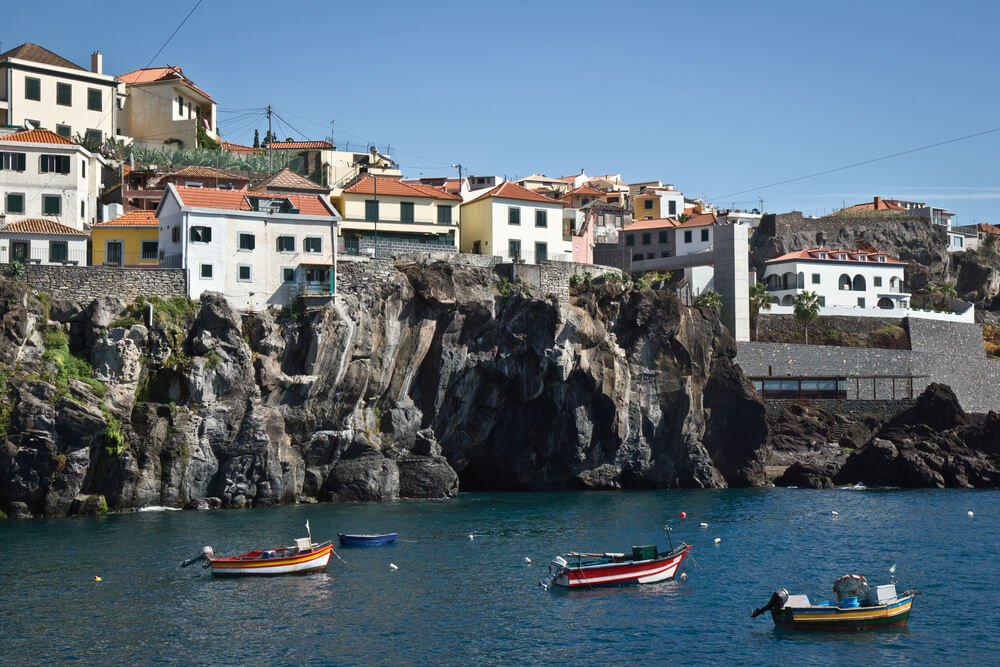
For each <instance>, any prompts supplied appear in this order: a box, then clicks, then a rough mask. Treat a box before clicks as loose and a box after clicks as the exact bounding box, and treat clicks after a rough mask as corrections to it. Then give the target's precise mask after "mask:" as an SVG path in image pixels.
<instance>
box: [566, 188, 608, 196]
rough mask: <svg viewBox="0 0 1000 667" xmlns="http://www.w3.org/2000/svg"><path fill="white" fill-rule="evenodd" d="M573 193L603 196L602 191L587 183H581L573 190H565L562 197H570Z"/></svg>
mask: <svg viewBox="0 0 1000 667" xmlns="http://www.w3.org/2000/svg"><path fill="white" fill-rule="evenodd" d="M574 195H596V196H598V197H603V196H604V193H603V192H601V191H600V190H598V189H596V188H592V187H590V186H589V185H581V186H580V187H578V188H574V189H573V190H570V191H569V192H567V193H566V194H565V195H563V198H566V197H572V196H574Z"/></svg>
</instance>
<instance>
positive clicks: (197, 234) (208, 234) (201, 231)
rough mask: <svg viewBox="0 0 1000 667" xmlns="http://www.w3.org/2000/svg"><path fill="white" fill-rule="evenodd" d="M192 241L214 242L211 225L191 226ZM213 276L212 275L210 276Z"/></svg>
mask: <svg viewBox="0 0 1000 667" xmlns="http://www.w3.org/2000/svg"><path fill="white" fill-rule="evenodd" d="M191 242H192V243H211V242H212V228H211V227H192V228H191ZM209 278H211V276H209Z"/></svg>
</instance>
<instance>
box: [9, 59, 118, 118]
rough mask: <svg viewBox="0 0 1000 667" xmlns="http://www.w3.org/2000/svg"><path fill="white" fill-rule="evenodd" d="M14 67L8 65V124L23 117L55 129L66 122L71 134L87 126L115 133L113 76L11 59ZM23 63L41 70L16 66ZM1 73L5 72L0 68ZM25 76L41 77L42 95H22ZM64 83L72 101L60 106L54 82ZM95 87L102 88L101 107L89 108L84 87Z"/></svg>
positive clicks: (115, 116) (25, 65) (115, 111)
mask: <svg viewBox="0 0 1000 667" xmlns="http://www.w3.org/2000/svg"><path fill="white" fill-rule="evenodd" d="M11 61H12V63H14V65H15V66H14V67H11V68H10V70H9V71H10V82H11V86H10V90H9V91H8V96H7V99H8V101H9V104H10V108H9V109H8V112H7V114H8V121H7V122H8V124H10V125H21V124H22V123H24V121H25V120H26V119H31V120H36V121H39V123H41V126H42V127H44V128H46V129H48V130H52V131H53V132H55V131H56V125H69V126H70V128H71V130H72V132H73V134H74V135H76V134H80V135H83V134H84V133H85V132H86V131H87V130H88V129H95V130H100V131H101V132H102V134H103V136H104V137H105V138H107V137H108V136H110V135H114V134H115V119H116V118H117V115H118V114H117V109H116V108H115V106H114V105H115V96H116V91H117V84H116V83H115V80H114V77H111V76H107V75H103V74H95V73H93V72H86V71H81V70H73V69H68V68H64V67H56V66H53V65H43V64H41V63H35V62H29V61H26V60H17V59H11ZM17 65H22V66H23V67H26V68H31V69H32V70H36V69H42V70H45V71H44V72H41V73H40V72H36V71H24V70H22V69H18V67H17ZM0 75H4V76H6V72H4V71H2V70H0ZM27 77H31V78H36V79H39V80H40V81H41V99H40V100H37V101H35V100H27V99H25V98H24V80H25V78H27ZM57 82H58V83H67V84H69V85H70V88H71V89H72V104H71V105H70V106H63V105H61V104H56V83H57ZM88 88H96V89H98V90H100V91H101V110H100V111H91V110H89V109H88V108H87V89H88Z"/></svg>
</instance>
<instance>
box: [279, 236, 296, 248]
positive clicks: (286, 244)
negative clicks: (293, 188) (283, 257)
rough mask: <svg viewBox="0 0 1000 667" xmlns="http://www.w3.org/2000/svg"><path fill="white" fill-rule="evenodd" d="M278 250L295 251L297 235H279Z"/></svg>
mask: <svg viewBox="0 0 1000 667" xmlns="http://www.w3.org/2000/svg"><path fill="white" fill-rule="evenodd" d="M278 252H295V237H294V236H279V237H278Z"/></svg>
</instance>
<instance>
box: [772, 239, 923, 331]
mask: <svg viewBox="0 0 1000 667" xmlns="http://www.w3.org/2000/svg"><path fill="white" fill-rule="evenodd" d="M905 267H906V263H905V262H901V261H899V260H898V259H895V258H893V257H889V256H888V255H887V254H886V253H884V252H876V251H873V250H842V249H828V248H809V249H807V250H796V251H794V252H790V253H787V254H785V255H782V256H780V257H775V258H774V259H771V260H768V261H767V262H766V263H765V269H764V281H765V283H766V284H767V289H768V291H769V292H770V293H771V296H772V301H773V302H774V303H776V304H779V305H782V306H791V305H793V302H794V300H795V296H796V295H797V294H799V293H800V292H803V291H809V292H815V293H816V294H817V295H818V296H819V300H820V306H821V311H820V312H821V314H824V315H826V314H829V315H833V314H838V313H837V312H835V311H837V310H845V309H852V310H853V309H860V310H863V311H866V312H867V313H868V314H870V315H871V316H875V317H877V316H884V315H885V314H886V313H885V311H892V310H907V309H909V306H910V294H909V292H907V291H906V288H905V286H904V283H903V272H904V269H905Z"/></svg>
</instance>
